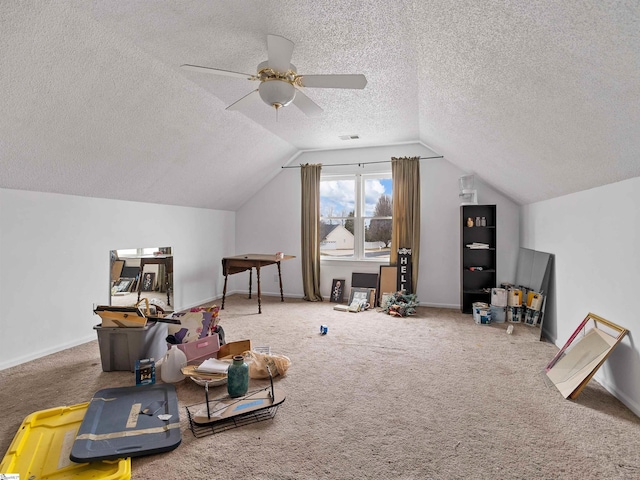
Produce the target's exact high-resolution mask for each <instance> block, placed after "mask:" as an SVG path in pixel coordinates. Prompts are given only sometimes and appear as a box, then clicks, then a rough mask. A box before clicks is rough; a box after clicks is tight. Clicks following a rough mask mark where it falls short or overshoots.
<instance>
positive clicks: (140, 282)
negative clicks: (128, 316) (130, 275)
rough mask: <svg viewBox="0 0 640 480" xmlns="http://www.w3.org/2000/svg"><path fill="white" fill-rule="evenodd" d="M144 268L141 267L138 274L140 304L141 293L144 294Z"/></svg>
mask: <svg viewBox="0 0 640 480" xmlns="http://www.w3.org/2000/svg"><path fill="white" fill-rule="evenodd" d="M143 270H144V266H141V267H140V273H138V302H140V293H141V292H142V271H143Z"/></svg>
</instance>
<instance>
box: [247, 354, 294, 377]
mask: <svg viewBox="0 0 640 480" xmlns="http://www.w3.org/2000/svg"><path fill="white" fill-rule="evenodd" d="M244 356H245V357H248V358H250V359H251V360H252V361H251V362H250V363H249V377H250V378H269V371H268V370H267V365H269V369H270V370H271V376H272V377H277V376H278V375H284V374H285V373H286V372H287V369H288V368H289V367H290V366H291V360H289V357H285V356H284V355H273V354H267V353H259V352H254V351H253V350H248V351H246V352H244Z"/></svg>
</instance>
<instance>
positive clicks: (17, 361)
mask: <svg viewBox="0 0 640 480" xmlns="http://www.w3.org/2000/svg"><path fill="white" fill-rule="evenodd" d="M97 339H98V337H97V334H93V335H86V336H84V337H81V338H78V339H76V340H74V341H72V342H68V343H63V344H60V345H55V346H51V347H49V348H47V349H44V350H38V351H30V352H28V353H27V354H25V355H22V356H20V357H17V358H12V359H10V360H9V361H7V362H0V370H6V369H7V368H11V367H15V366H17V365H21V364H23V363H27V362H30V361H32V360H37V359H39V358H42V357H45V356H47V355H51V354H52V353H58V352H61V351H62V350H66V349H67V348H71V347H77V346H78V345H82V344H83V343H88V342H91V341H93V340H97Z"/></svg>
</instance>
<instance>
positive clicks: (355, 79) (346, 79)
mask: <svg viewBox="0 0 640 480" xmlns="http://www.w3.org/2000/svg"><path fill="white" fill-rule="evenodd" d="M298 80H299V82H298V83H299V85H302V86H303V87H311V88H358V89H362V88H364V87H365V86H366V85H367V79H366V77H365V76H364V75H362V74H355V75H299V76H298Z"/></svg>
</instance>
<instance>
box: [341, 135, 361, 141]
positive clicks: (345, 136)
mask: <svg viewBox="0 0 640 480" xmlns="http://www.w3.org/2000/svg"><path fill="white" fill-rule="evenodd" d="M359 139H360V135H340V140H359Z"/></svg>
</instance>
